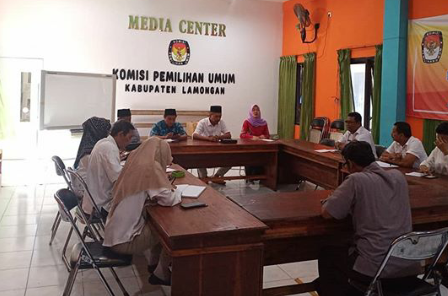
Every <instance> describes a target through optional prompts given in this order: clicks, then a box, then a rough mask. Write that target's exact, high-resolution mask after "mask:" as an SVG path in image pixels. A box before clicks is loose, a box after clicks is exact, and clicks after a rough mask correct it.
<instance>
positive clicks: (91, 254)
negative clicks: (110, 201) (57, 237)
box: [54, 189, 132, 296]
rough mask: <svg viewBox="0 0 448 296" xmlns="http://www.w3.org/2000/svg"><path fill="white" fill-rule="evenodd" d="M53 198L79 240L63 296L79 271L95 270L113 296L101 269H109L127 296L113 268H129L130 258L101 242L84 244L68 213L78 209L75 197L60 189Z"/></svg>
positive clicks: (71, 193)
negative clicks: (72, 209) (75, 208)
mask: <svg viewBox="0 0 448 296" xmlns="http://www.w3.org/2000/svg"><path fill="white" fill-rule="evenodd" d="M54 198H55V199H56V202H57V203H58V206H59V209H60V211H61V216H63V217H64V219H67V220H68V221H69V222H70V224H71V225H72V229H73V231H74V232H75V234H76V235H77V236H78V238H79V240H80V242H79V243H78V244H76V245H75V246H73V250H72V253H71V256H70V274H69V277H68V279H67V283H66V285H65V288H64V293H63V295H64V296H68V295H70V294H71V291H72V289H73V285H74V283H75V280H76V276H77V274H78V271H79V270H80V269H81V270H82V269H95V270H96V272H97V273H98V275H99V277H100V280H101V281H102V282H103V284H104V286H105V287H106V290H107V292H108V293H109V295H115V294H114V293H113V291H112V289H111V287H110V285H109V283H108V282H107V281H106V278H105V277H104V275H103V273H102V272H101V270H100V269H101V268H109V269H110V271H111V273H112V275H113V276H114V278H115V280H116V281H117V283H118V286H119V287H120V289H121V291H122V292H123V295H129V294H128V292H127V291H126V289H125V288H124V286H123V284H122V283H121V281H120V279H119V278H118V276H117V274H116V273H115V270H114V269H113V267H120V266H130V265H131V264H132V256H130V255H120V254H117V253H114V252H112V251H111V250H110V249H109V248H107V247H103V245H102V242H100V241H94V242H85V241H84V237H83V235H82V234H81V232H80V231H79V229H78V226H77V225H76V220H75V218H74V217H73V216H72V214H71V212H70V209H71V208H73V207H75V206H78V207H79V203H78V202H76V200H77V197H76V195H75V194H74V193H73V192H72V191H70V190H68V189H60V190H58V191H57V192H56V194H55V195H54ZM87 226H89V224H87Z"/></svg>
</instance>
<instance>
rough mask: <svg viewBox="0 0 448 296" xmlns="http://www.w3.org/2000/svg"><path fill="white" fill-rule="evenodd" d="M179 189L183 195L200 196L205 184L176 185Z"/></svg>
mask: <svg viewBox="0 0 448 296" xmlns="http://www.w3.org/2000/svg"><path fill="white" fill-rule="evenodd" d="M176 187H177V189H178V190H180V191H181V192H182V197H190V198H198V197H199V195H201V193H202V192H203V191H204V190H205V188H206V187H205V186H196V185H188V184H180V185H176Z"/></svg>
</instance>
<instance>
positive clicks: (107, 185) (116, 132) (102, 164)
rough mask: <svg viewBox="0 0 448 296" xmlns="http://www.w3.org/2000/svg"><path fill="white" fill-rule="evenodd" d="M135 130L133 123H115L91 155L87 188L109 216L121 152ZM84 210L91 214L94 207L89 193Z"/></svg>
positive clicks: (83, 202)
mask: <svg viewBox="0 0 448 296" xmlns="http://www.w3.org/2000/svg"><path fill="white" fill-rule="evenodd" d="M134 129H135V128H134V126H133V125H132V123H130V122H127V121H125V120H119V121H117V122H115V123H114V125H113V127H112V130H111V132H110V135H109V136H108V137H107V138H104V139H102V140H100V141H98V142H97V143H96V145H95V147H94V148H93V150H92V153H91V154H90V159H89V165H88V168H87V180H86V183H87V187H88V188H89V191H90V193H91V194H92V198H93V200H94V201H95V203H96V204H97V206H98V207H99V209H100V210H101V211H102V212H103V215H105V216H107V213H108V212H109V210H110V206H111V201H112V187H113V185H114V182H115V181H116V180H117V179H118V176H119V175H120V172H121V169H122V166H121V164H120V150H124V149H125V147H126V146H127V145H128V144H129V143H130V142H131V138H132V132H131V131H133V130H134ZM82 208H83V210H84V211H85V212H86V213H89V214H91V213H92V209H93V205H92V203H91V202H90V198H89V197H88V196H87V193H84V198H83V201H82Z"/></svg>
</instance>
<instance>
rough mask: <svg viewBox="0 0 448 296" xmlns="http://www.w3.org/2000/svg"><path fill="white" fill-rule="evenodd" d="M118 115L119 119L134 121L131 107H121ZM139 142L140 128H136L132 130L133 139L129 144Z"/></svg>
mask: <svg viewBox="0 0 448 296" xmlns="http://www.w3.org/2000/svg"><path fill="white" fill-rule="evenodd" d="M117 117H118V119H117V120H124V121H127V122H131V123H132V114H131V109H119V110H118V111H117ZM138 143H140V134H139V133H138V130H137V129H136V128H134V129H133V130H132V139H131V142H130V143H129V144H138Z"/></svg>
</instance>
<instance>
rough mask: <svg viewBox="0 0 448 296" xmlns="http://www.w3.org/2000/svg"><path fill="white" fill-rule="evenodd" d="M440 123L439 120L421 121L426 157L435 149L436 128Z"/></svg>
mask: <svg viewBox="0 0 448 296" xmlns="http://www.w3.org/2000/svg"><path fill="white" fill-rule="evenodd" d="M440 123H442V121H440V120H433V119H425V120H424V121H423V141H422V142H423V146H424V147H425V150H426V153H428V155H429V154H430V153H431V151H432V150H433V149H434V148H435V147H436V146H435V145H434V141H435V140H436V127H437V126H438V125H439V124H440Z"/></svg>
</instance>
